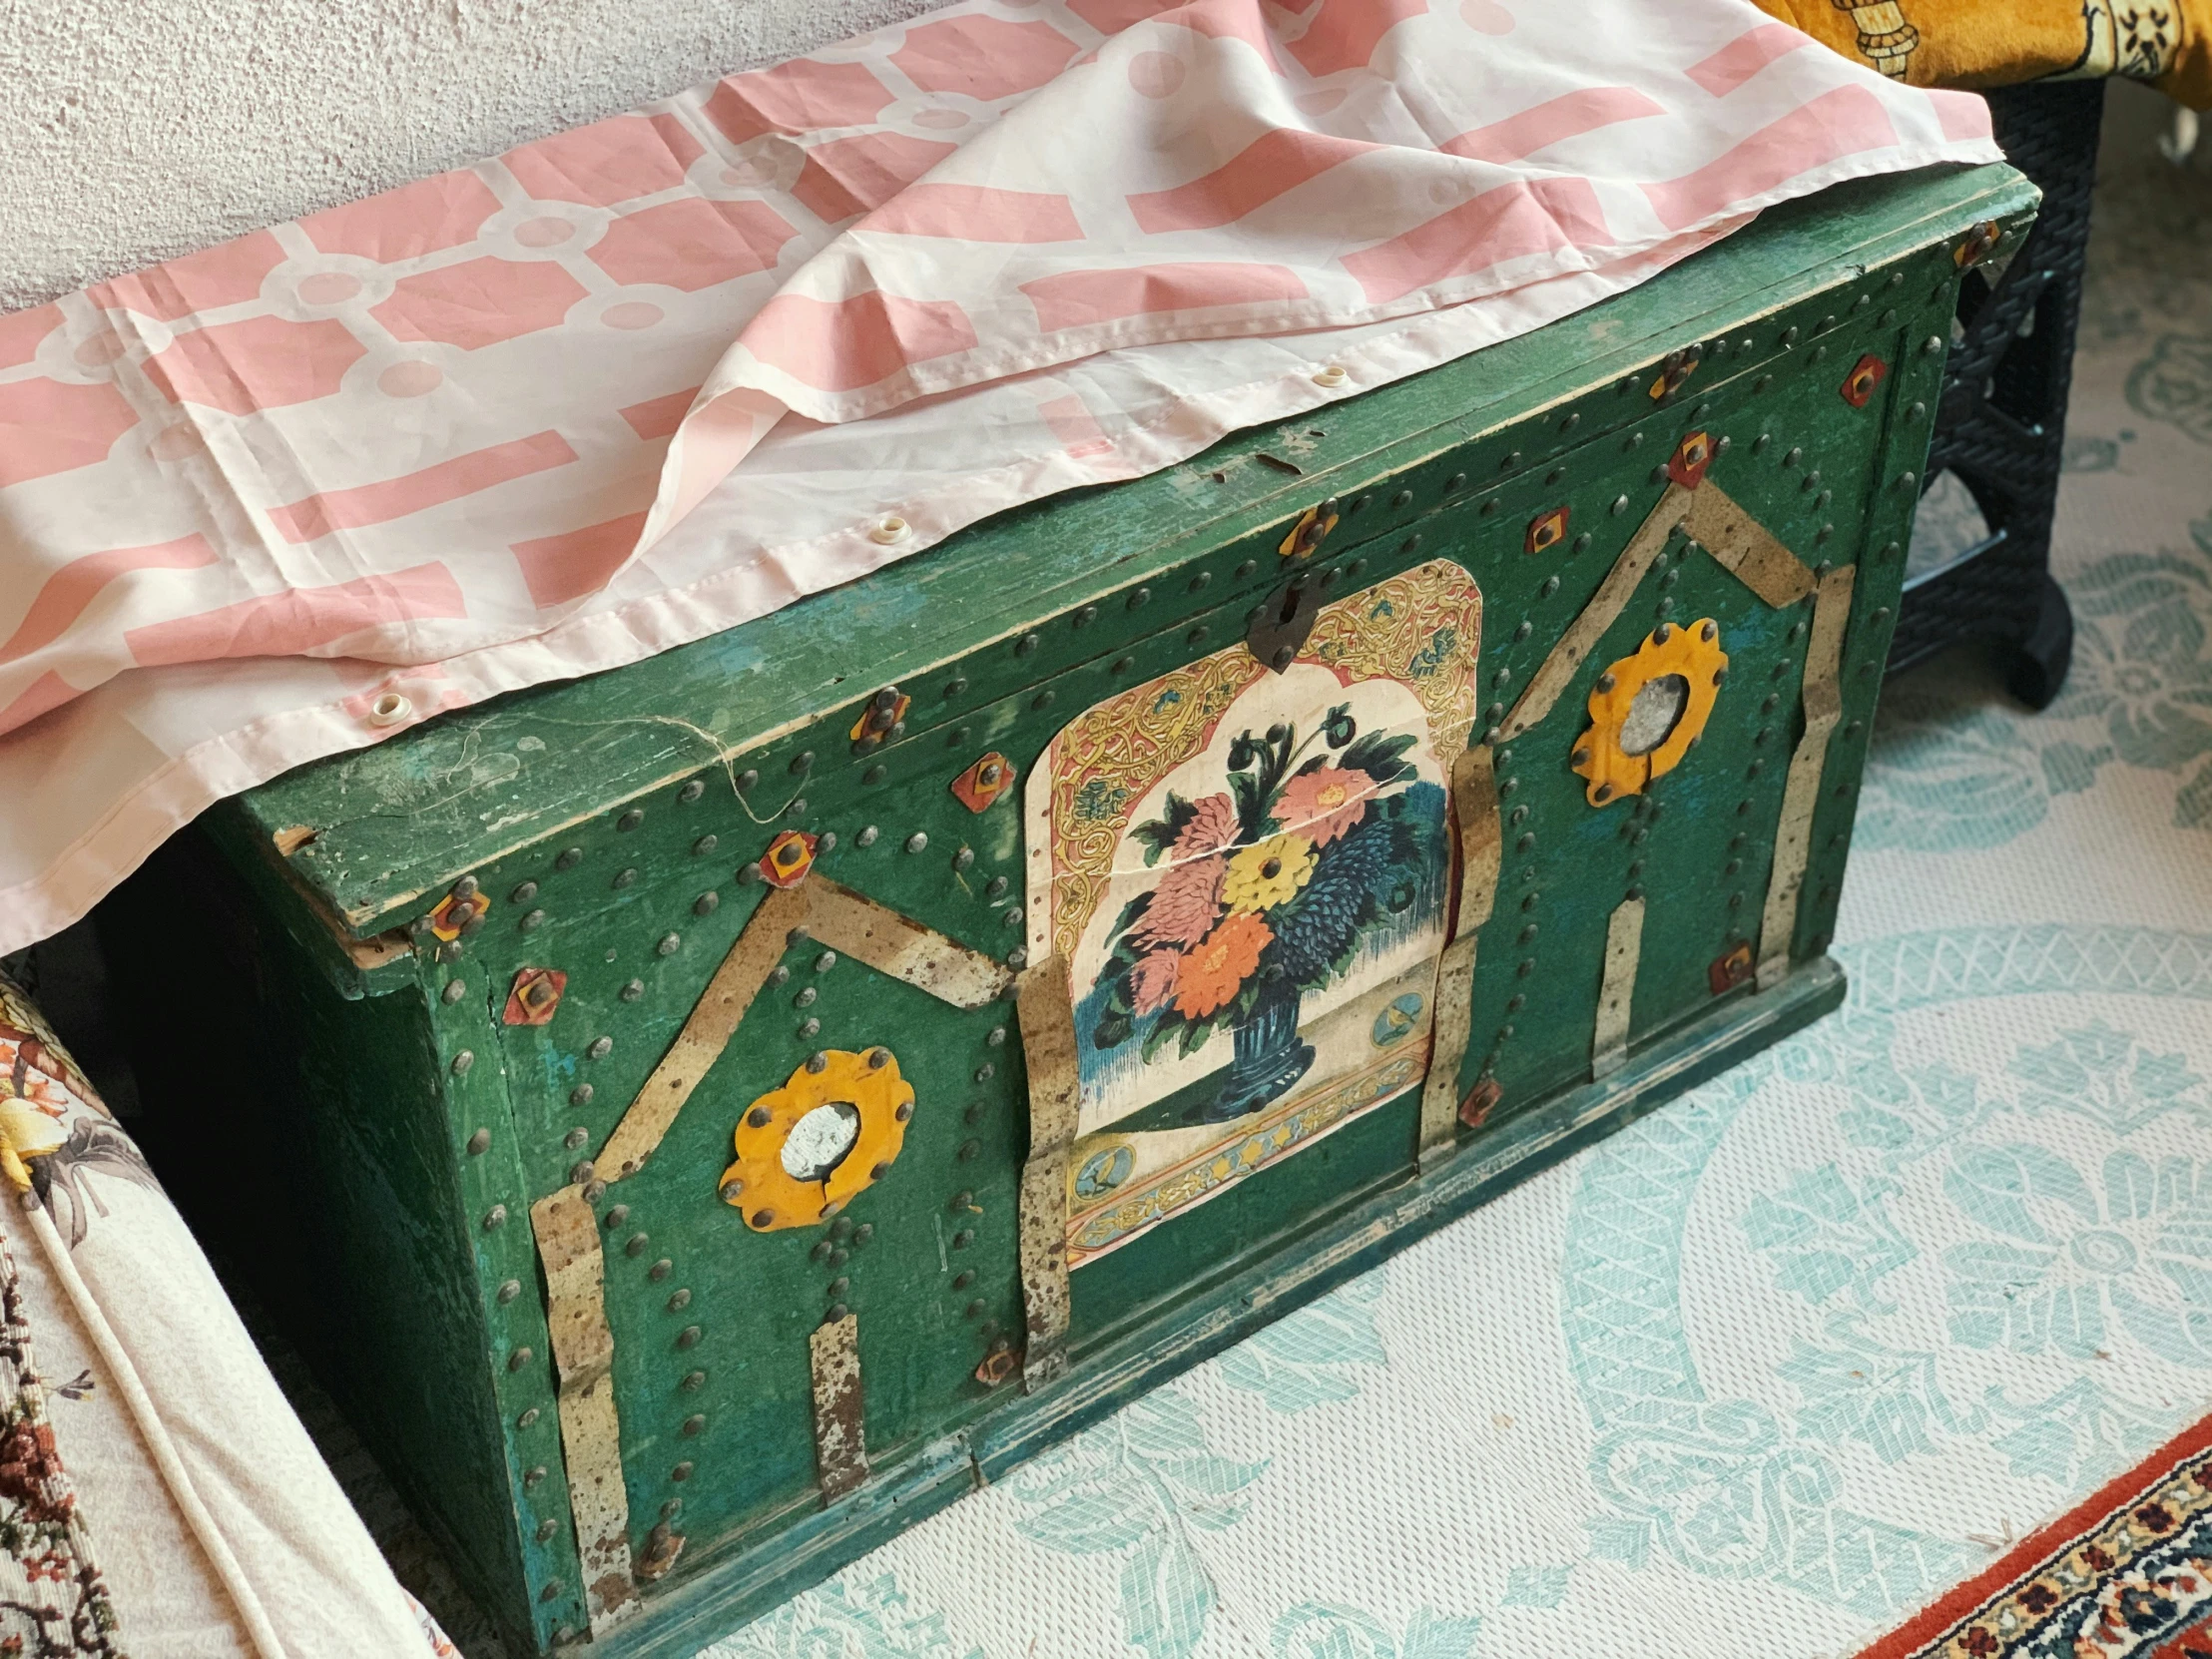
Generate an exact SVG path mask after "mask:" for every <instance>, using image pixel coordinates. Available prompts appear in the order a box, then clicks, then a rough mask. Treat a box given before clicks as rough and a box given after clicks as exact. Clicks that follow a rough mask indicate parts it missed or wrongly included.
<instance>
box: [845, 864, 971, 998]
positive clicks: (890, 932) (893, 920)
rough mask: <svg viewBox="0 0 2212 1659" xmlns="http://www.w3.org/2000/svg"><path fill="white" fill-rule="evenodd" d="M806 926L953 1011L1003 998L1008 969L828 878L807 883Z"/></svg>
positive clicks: (857, 958) (848, 953)
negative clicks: (948, 1006)
mask: <svg viewBox="0 0 2212 1659" xmlns="http://www.w3.org/2000/svg"><path fill="white" fill-rule="evenodd" d="M808 904H809V909H808V926H809V927H810V928H811V929H812V930H813V932H814V935H815V937H816V938H818V939H820V940H821V941H822V942H823V943H824V944H826V945H828V946H830V949H832V950H837V951H841V952H843V953H844V954H845V955H847V956H850V957H851V958H852V959H853V960H855V961H859V962H865V963H866V964H867V965H868V966H869V967H871V968H873V969H875V971H876V972H878V973H887V974H889V975H890V976H891V977H892V978H893V979H899V980H903V981H904V982H905V983H907V984H909V985H911V986H913V987H914V988H915V989H916V990H920V991H927V992H928V993H929V994H930V995H931V996H933V997H935V998H936V999H937V1000H938V1001H939V1002H949V1003H951V1004H952V1006H953V1007H955V1008H966V1009H971V1010H972V1009H976V1008H981V1007H984V1006H986V1005H987V1004H989V1003H991V1002H994V1001H996V1000H997V999H998V998H999V997H1001V996H1004V995H1005V994H1006V988H1007V987H1008V986H1009V985H1011V984H1012V983H1013V979H1014V976H1013V972H1012V970H1011V969H1009V968H1006V967H1004V966H1002V965H1000V964H999V963H997V962H994V961H992V960H991V959H990V958H989V957H988V956H985V955H983V954H982V953H981V952H980V951H975V950H970V949H968V948H967V946H965V945H960V944H954V943H953V942H952V941H951V940H950V939H948V938H946V937H945V936H944V935H943V934H942V933H939V932H936V931H934V930H932V929H930V928H927V927H924V926H923V925H922V924H921V923H920V922H918V921H915V920H913V919H911V918H910V917H907V916H903V915H900V914H899V913H898V912H897V911H896V910H893V909H891V908H890V907H889V906H887V905H884V904H878V903H877V902H876V901H875V900H874V899H872V898H869V897H868V896H866V895H865V894H864V893H857V892H854V891H853V890H852V889H851V888H850V887H840V886H838V885H837V884H836V883H835V882H834V881H831V880H830V879H829V878H828V877H827V876H820V875H818V876H816V877H815V879H814V880H813V881H812V882H811V883H809V897H808Z"/></svg>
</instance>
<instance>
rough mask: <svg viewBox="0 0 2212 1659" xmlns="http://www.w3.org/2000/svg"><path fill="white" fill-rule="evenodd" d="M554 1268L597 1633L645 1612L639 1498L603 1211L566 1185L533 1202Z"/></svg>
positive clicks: (564, 1419)
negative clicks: (637, 1542)
mask: <svg viewBox="0 0 2212 1659" xmlns="http://www.w3.org/2000/svg"><path fill="white" fill-rule="evenodd" d="M530 1225H531V1229H532V1230H533V1231H534V1232H535V1233H536V1235H537V1241H538V1259H539V1261H540V1263H541V1264H542V1265H543V1267H544V1270H545V1290H546V1297H545V1324H546V1331H547V1335H548V1338H549V1340H550V1342H551V1344H552V1348H553V1366H554V1371H555V1374H556V1377H557V1379H558V1395H559V1402H560V1415H561V1451H562V1454H563V1456H564V1457H565V1458H566V1460H567V1463H568V1501H569V1511H570V1514H571V1515H572V1516H573V1518H574V1520H575V1525H576V1546H577V1551H578V1556H579V1559H580V1561H581V1564H582V1571H583V1579H584V1605H585V1610H586V1611H587V1612H588V1613H589V1614H590V1616H591V1628H592V1634H593V1635H595V1636H596V1635H598V1634H600V1633H601V1632H602V1631H605V1630H607V1629H609V1628H611V1627H612V1626H614V1625H616V1624H619V1623H620V1622H621V1621H622V1620H624V1619H626V1618H628V1617H629V1616H630V1615H631V1614H633V1613H635V1612H637V1611H638V1608H639V1605H640V1604H639V1601H638V1592H637V1587H636V1584H635V1582H634V1580H633V1577H632V1573H631V1565H630V1500H629V1496H628V1493H627V1491H626V1489H625V1488H624V1485H623V1480H622V1423H621V1419H620V1417H619V1415H618V1414H617V1412H616V1409H615V1380H614V1359H615V1339H614V1333H613V1332H612V1331H610V1330H609V1329H608V1327H607V1310H606V1301H605V1296H606V1286H605V1280H604V1276H603V1271H602V1267H601V1263H600V1256H599V1227H598V1218H597V1217H596V1216H595V1215H594V1214H593V1212H592V1208H591V1206H590V1205H589V1204H587V1203H585V1202H584V1196H583V1194H582V1192H581V1191H579V1190H578V1189H577V1188H575V1187H563V1188H562V1189H561V1190H560V1191H559V1192H557V1193H551V1194H548V1195H547V1196H546V1197H544V1198H541V1199H539V1200H538V1201H537V1203H535V1204H533V1205H531V1206H530Z"/></svg>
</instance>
